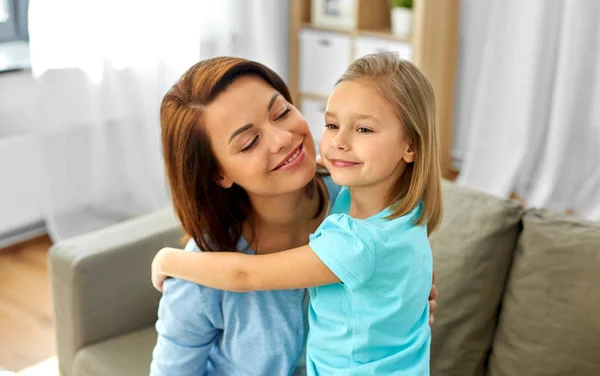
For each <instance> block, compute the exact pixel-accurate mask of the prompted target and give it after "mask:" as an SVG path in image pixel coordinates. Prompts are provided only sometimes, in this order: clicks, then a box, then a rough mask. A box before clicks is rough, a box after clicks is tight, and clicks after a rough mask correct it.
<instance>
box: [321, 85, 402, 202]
mask: <svg viewBox="0 0 600 376" xmlns="http://www.w3.org/2000/svg"><path fill="white" fill-rule="evenodd" d="M325 124H326V125H325V131H324V132H323V137H322V138H321V144H320V151H321V157H322V159H323V162H324V164H325V166H326V167H327V169H328V170H329V172H330V173H331V177H332V179H333V180H334V181H335V182H336V183H337V184H340V185H344V186H351V187H374V186H378V187H382V188H383V190H384V191H389V189H390V188H391V185H392V184H394V183H395V182H396V181H397V180H398V178H399V177H400V176H401V175H402V174H403V173H404V170H405V168H406V165H407V163H411V162H413V159H414V153H413V152H412V149H411V148H410V146H409V143H408V141H407V140H406V139H405V137H404V130H403V126H402V124H401V122H400V120H399V119H398V116H397V115H396V113H395V111H394V107H393V106H392V105H391V104H390V103H388V102H387V101H386V100H385V99H384V98H383V97H382V96H381V95H380V94H379V93H378V92H377V91H376V90H375V89H374V88H372V87H370V86H368V85H364V84H361V83H358V82H353V81H344V82H341V83H339V84H338V85H337V86H336V87H335V89H334V90H333V92H332V93H331V96H330V97H329V101H328V102H327V110H326V112H325Z"/></svg>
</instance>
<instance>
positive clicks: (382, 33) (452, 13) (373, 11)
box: [289, 0, 459, 177]
mask: <svg viewBox="0 0 600 376" xmlns="http://www.w3.org/2000/svg"><path fill="white" fill-rule="evenodd" d="M313 1H314V0H292V1H291V3H290V4H291V6H290V70H289V71H290V78H289V83H290V85H289V86H290V91H291V94H292V98H293V100H294V103H296V104H297V105H298V106H300V99H301V98H302V99H312V100H319V101H326V100H327V96H323V95H318V94H314V93H301V92H300V90H299V68H300V67H299V62H300V60H301V59H300V54H299V41H298V31H300V29H301V28H310V29H314V30H322V31H326V32H335V33H340V34H344V35H347V36H349V37H350V38H351V39H352V47H351V52H350V55H351V56H353V57H354V56H355V48H356V44H357V43H356V42H357V37H363V36H364V37H373V38H380V39H386V40H389V41H398V42H404V43H409V44H410V45H411V47H412V51H413V56H412V59H411V60H412V61H413V62H414V63H415V64H416V65H417V66H418V67H419V68H420V69H421V70H422V71H423V73H425V75H426V76H427V77H428V78H429V80H430V81H431V84H432V85H433V88H434V91H435V96H436V104H437V106H436V107H437V114H436V115H437V123H438V127H439V138H440V145H441V157H440V158H441V164H442V173H443V174H444V176H446V177H452V155H451V149H452V134H453V120H454V86H455V75H456V60H457V54H458V19H459V0H414V1H413V21H412V26H413V35H412V37H411V38H400V37H397V36H395V35H394V34H392V32H391V12H390V5H389V4H390V3H389V0H355V1H354V4H355V5H356V13H355V14H356V23H355V27H354V28H353V29H343V28H339V27H323V26H317V25H313V24H312V23H311V6H312V3H313ZM384 44H385V42H384ZM389 45H391V46H393V43H389ZM392 48H394V47H392ZM361 53H362V52H361Z"/></svg>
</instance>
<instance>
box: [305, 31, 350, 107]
mask: <svg viewBox="0 0 600 376" xmlns="http://www.w3.org/2000/svg"><path fill="white" fill-rule="evenodd" d="M299 43H300V79H299V81H300V82H299V83H300V92H302V93H311V94H317V95H324V96H326V95H329V93H330V91H331V90H332V89H333V85H335V83H336V81H337V80H338V79H339V78H340V76H341V75H342V73H344V72H345V71H346V68H348V65H350V62H351V58H352V56H351V50H352V41H351V38H350V36H349V35H344V34H341V33H335V32H329V31H322V30H314V29H302V30H301V31H300V33H299Z"/></svg>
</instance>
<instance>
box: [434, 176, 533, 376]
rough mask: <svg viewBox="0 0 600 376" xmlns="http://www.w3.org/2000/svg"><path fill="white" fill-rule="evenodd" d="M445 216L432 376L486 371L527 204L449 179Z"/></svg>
mask: <svg viewBox="0 0 600 376" xmlns="http://www.w3.org/2000/svg"><path fill="white" fill-rule="evenodd" d="M443 189H444V190H443V194H444V217H443V220H442V224H441V226H440V229H439V230H438V231H437V232H434V233H433V234H432V235H431V238H430V241H431V246H432V249H433V258H434V270H435V273H436V277H437V287H438V290H439V292H440V296H439V299H438V307H439V308H438V310H437V311H436V313H435V317H436V321H435V323H434V325H433V327H432V343H431V375H432V376H481V375H484V373H485V365H486V360H487V356H488V352H489V350H490V347H491V343H492V339H493V336H494V330H495V327H496V317H497V314H498V307H499V305H500V301H501V298H502V293H503V291H504V285H505V282H506V278H507V275H508V271H509V269H510V265H511V261H512V257H513V253H514V249H515V247H516V242H517V237H518V234H519V231H520V219H521V216H522V214H523V208H522V207H521V205H520V204H519V203H517V202H516V201H507V200H500V199H497V198H494V197H491V196H489V195H486V194H483V193H479V192H475V191H472V190H470V189H467V188H463V187H459V186H457V185H454V184H452V183H448V182H445V183H444V185H443Z"/></svg>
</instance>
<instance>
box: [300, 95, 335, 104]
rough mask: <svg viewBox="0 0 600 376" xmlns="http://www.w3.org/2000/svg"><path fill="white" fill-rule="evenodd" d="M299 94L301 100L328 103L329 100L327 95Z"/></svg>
mask: <svg viewBox="0 0 600 376" xmlns="http://www.w3.org/2000/svg"><path fill="white" fill-rule="evenodd" d="M299 94H300V100H302V99H312V100H316V101H324V102H326V101H327V99H328V98H329V97H328V96H327V95H321V94H315V93H299ZM298 105H300V104H299V103H298Z"/></svg>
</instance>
